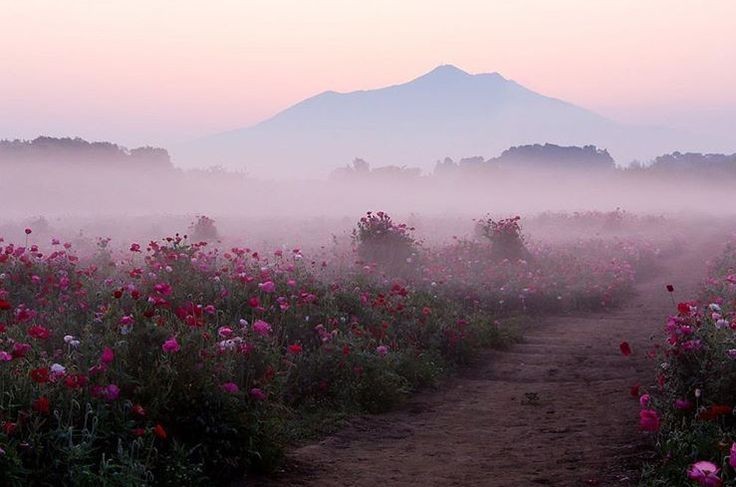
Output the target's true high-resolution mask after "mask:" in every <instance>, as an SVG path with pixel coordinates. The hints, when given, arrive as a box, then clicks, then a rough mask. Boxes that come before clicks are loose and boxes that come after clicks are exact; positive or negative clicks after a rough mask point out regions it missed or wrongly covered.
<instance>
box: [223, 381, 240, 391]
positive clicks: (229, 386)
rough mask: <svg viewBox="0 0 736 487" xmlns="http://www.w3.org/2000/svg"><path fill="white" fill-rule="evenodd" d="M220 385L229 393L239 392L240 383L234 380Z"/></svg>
mask: <svg viewBox="0 0 736 487" xmlns="http://www.w3.org/2000/svg"><path fill="white" fill-rule="evenodd" d="M220 387H222V390H223V391H225V392H227V393H228V394H237V393H238V391H239V390H240V388H238V385H237V384H235V383H234V382H226V383H224V384H222V385H221V386H220Z"/></svg>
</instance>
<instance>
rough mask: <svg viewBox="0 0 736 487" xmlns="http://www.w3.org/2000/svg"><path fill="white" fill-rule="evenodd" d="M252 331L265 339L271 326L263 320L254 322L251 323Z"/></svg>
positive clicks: (269, 332)
mask: <svg viewBox="0 0 736 487" xmlns="http://www.w3.org/2000/svg"><path fill="white" fill-rule="evenodd" d="M253 331H254V332H255V333H256V334H258V335H261V336H264V337H265V336H268V335H270V334H271V325H269V324H268V323H266V322H265V321H263V320H256V322H255V323H253Z"/></svg>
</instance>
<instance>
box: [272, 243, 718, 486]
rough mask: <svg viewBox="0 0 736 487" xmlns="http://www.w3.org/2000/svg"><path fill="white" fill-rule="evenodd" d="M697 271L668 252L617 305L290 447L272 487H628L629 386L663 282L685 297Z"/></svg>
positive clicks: (655, 320) (662, 297)
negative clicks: (622, 348)
mask: <svg viewBox="0 0 736 487" xmlns="http://www.w3.org/2000/svg"><path fill="white" fill-rule="evenodd" d="M704 271H705V270H704V267H703V258H702V257H698V253H697V252H689V253H686V254H683V255H679V256H675V257H673V258H671V259H668V261H667V262H665V263H664V268H663V269H662V270H661V272H659V273H658V275H657V276H656V277H653V278H650V279H648V280H646V281H644V282H641V283H639V284H638V285H637V291H638V292H637V296H636V297H635V298H633V299H632V300H631V301H630V302H629V303H628V304H627V305H626V306H625V307H623V308H622V309H619V310H617V311H614V312H612V313H608V314H586V315H579V316H571V317H570V316H566V317H558V318H551V319H545V320H543V321H542V322H540V323H539V326H537V327H535V328H533V329H532V330H530V331H529V332H528V334H527V335H526V338H525V340H524V342H523V343H521V344H519V345H516V346H514V347H512V348H511V349H510V350H509V351H506V352H493V353H489V354H488V357H487V359H486V360H483V365H481V366H479V368H477V369H474V370H472V371H468V372H466V373H464V374H462V375H461V376H460V377H456V378H454V379H451V380H448V382H447V383H446V384H443V386H442V388H441V389H440V390H439V391H433V392H428V393H424V394H419V395H417V396H416V397H415V398H414V399H413V400H412V401H411V402H410V403H409V404H408V406H407V407H405V408H403V409H402V410H400V411H396V412H393V413H389V414H385V415H381V416H369V417H363V418H357V419H356V420H354V421H353V422H352V423H351V425H350V426H349V427H347V428H345V429H344V430H343V431H341V432H339V433H338V434H336V435H334V436H332V437H329V438H327V439H326V440H324V441H322V442H320V443H318V444H313V445H308V446H305V447H302V448H299V449H297V450H295V451H294V452H292V453H291V455H290V460H289V463H288V464H287V468H286V470H285V472H284V473H282V474H281V475H280V476H278V477H276V478H275V479H274V480H271V481H269V482H268V483H267V485H309V486H375V485H387V486H409V485H411V486H414V485H419V486H423V487H429V486H503V487H509V486H526V485H532V486H533V485H554V486H568V485H635V484H636V474H637V470H638V469H639V468H640V461H641V456H642V454H643V453H645V452H646V448H645V446H644V445H645V440H644V437H643V436H642V434H641V433H639V432H638V431H637V421H638V409H639V406H638V402H637V401H636V400H634V399H632V398H631V397H630V395H629V389H630V387H631V386H632V385H633V384H636V383H643V384H647V383H650V381H651V379H652V373H651V370H652V369H651V368H652V362H651V361H649V360H647V359H646V358H645V357H644V353H645V351H646V350H647V349H648V348H649V346H650V345H649V344H650V339H651V337H652V336H655V337H656V338H657V339H659V334H658V333H659V331H660V330H661V328H662V326H663V320H664V318H665V316H666V315H667V314H668V313H670V312H671V311H672V302H671V300H670V297H669V295H668V294H667V293H666V291H665V289H664V286H665V284H669V283H672V284H674V285H675V287H676V289H677V295H678V296H679V297H681V298H682V299H686V298H689V297H691V296H692V293H694V291H695V288H696V286H697V283H698V281H699V279H700V278H701V277H702V275H703V273H704ZM624 340H625V341H628V342H629V343H630V344H631V346H632V348H633V350H634V354H633V355H632V356H630V357H628V358H625V357H623V356H622V355H621V353H620V352H619V344H620V343H621V342H622V341H624Z"/></svg>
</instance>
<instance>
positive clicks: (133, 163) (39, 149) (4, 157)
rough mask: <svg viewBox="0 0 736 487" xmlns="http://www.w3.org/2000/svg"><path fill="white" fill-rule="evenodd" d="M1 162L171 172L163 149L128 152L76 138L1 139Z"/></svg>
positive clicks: (141, 149)
mask: <svg viewBox="0 0 736 487" xmlns="http://www.w3.org/2000/svg"><path fill="white" fill-rule="evenodd" d="M0 163H4V164H13V163H49V164H77V165H79V164H84V165H99V166H100V167H117V168H126V167H132V168H136V169H141V168H146V169H153V168H159V169H172V168H173V165H172V163H171V158H170V157H169V153H168V152H167V151H166V149H161V148H155V147H139V148H137V149H132V150H130V151H129V150H128V149H126V148H125V147H122V146H119V145H117V144H113V143H111V142H87V141H86V140H84V139H81V138H79V137H75V138H71V137H62V138H56V137H46V136H41V137H36V138H35V139H33V140H0Z"/></svg>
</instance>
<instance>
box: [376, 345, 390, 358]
mask: <svg viewBox="0 0 736 487" xmlns="http://www.w3.org/2000/svg"><path fill="white" fill-rule="evenodd" d="M376 353H377V354H378V355H380V356H381V357H385V356H386V355H388V347H387V346H386V345H379V346H377V347H376Z"/></svg>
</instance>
